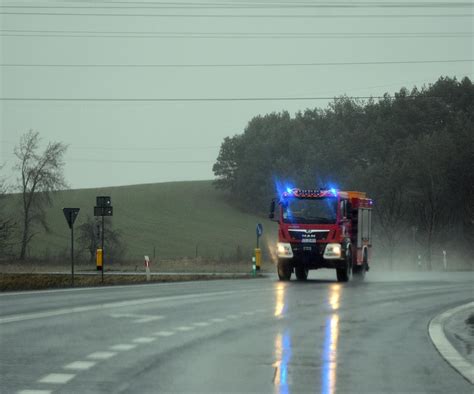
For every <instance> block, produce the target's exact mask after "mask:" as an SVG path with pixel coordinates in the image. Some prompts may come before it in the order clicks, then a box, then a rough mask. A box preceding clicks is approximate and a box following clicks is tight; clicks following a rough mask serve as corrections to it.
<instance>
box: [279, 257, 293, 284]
mask: <svg viewBox="0 0 474 394" xmlns="http://www.w3.org/2000/svg"><path fill="white" fill-rule="evenodd" d="M292 271H293V267H292V265H291V263H290V261H288V260H284V259H278V266H277V272H278V279H280V280H290V279H291V273H292Z"/></svg>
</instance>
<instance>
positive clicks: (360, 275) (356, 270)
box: [352, 263, 367, 281]
mask: <svg viewBox="0 0 474 394" xmlns="http://www.w3.org/2000/svg"><path fill="white" fill-rule="evenodd" d="M366 272H367V270H366V269H365V263H364V264H362V265H358V266H354V267H353V268H352V277H353V278H354V279H355V280H358V281H363V280H364V279H365V273H366Z"/></svg>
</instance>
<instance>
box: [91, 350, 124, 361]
mask: <svg viewBox="0 0 474 394" xmlns="http://www.w3.org/2000/svg"><path fill="white" fill-rule="evenodd" d="M116 354H117V353H115V352H95V353H91V354H89V355H88V356H87V358H91V359H93V360H106V359H108V358H110V357H113V356H115V355H116Z"/></svg>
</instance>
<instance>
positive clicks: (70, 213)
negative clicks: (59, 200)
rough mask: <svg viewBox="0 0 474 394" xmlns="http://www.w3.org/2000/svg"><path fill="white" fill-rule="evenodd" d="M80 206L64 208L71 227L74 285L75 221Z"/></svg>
mask: <svg viewBox="0 0 474 394" xmlns="http://www.w3.org/2000/svg"><path fill="white" fill-rule="evenodd" d="M79 211H80V209H79V208H63V213H64V217H65V218H66V221H67V224H68V226H69V228H70V229H71V284H72V287H74V221H75V220H76V218H77V215H79Z"/></svg>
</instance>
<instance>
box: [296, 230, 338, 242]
mask: <svg viewBox="0 0 474 394" xmlns="http://www.w3.org/2000/svg"><path fill="white" fill-rule="evenodd" d="M288 233H289V234H290V237H291V239H293V240H295V241H301V242H303V243H315V242H316V241H320V240H323V239H326V238H327V236H328V234H329V230H300V229H298V230H288Z"/></svg>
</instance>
